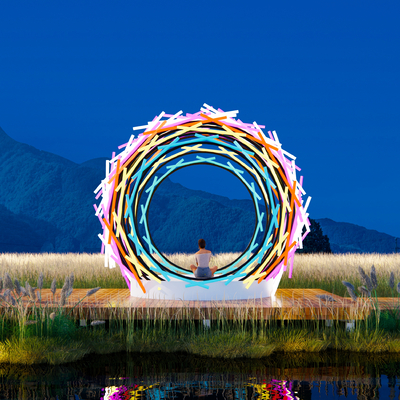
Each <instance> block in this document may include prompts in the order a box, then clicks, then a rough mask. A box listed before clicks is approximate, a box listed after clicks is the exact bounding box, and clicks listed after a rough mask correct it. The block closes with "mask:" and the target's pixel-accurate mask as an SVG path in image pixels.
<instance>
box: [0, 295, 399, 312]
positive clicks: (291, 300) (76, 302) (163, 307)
mask: <svg viewBox="0 0 400 400" xmlns="http://www.w3.org/2000/svg"><path fill="white" fill-rule="evenodd" d="M89 290H90V289H74V290H73V292H72V294H71V295H70V297H69V298H68V299H67V302H66V304H65V306H64V307H63V308H65V311H66V312H69V313H71V314H72V315H74V317H75V318H81V319H97V318H103V319H107V318H112V317H113V316H114V317H118V318H122V319H125V318H127V316H128V314H129V315H130V318H134V319H144V318H151V319H153V318H168V319H171V318H175V319H183V318H191V319H195V320H202V319H211V320H215V319H218V318H221V317H223V318H226V319H258V320H262V319H283V320H287V319H293V320H296V319H325V320H327V319H337V320H354V319H360V318H365V317H366V316H367V315H368V314H369V313H370V312H371V311H372V310H373V309H374V307H376V302H377V303H378V304H379V308H380V309H381V310H391V309H392V310H394V309H398V308H399V306H400V300H399V298H397V297H396V298H386V297H379V298H377V299H376V301H375V300H370V299H361V298H359V299H358V300H357V301H356V302H355V301H352V300H351V299H350V298H346V297H341V296H338V295H335V294H332V293H329V292H327V291H325V290H321V289H278V290H277V292H276V295H275V297H274V298H269V297H266V298H256V299H249V300H241V299H240V300H239V299H238V300H220V301H204V300H190V301H187V300H186V301H185V300H165V299H162V298H161V299H150V298H145V299H143V298H137V297H131V296H130V292H129V289H100V290H98V291H97V292H96V293H95V294H93V295H92V296H90V297H85V296H86V294H87V292H88V291H89ZM36 293H38V291H36ZM318 295H325V296H331V298H332V299H333V300H329V301H325V300H322V299H320V298H318V297H317V296H318ZM60 296H61V289H58V290H57V291H56V293H55V296H54V298H53V294H52V293H51V291H50V289H42V290H41V301H40V302H39V301H38V300H37V301H36V303H35V306H36V307H49V308H57V307H58V304H59V302H60ZM23 305H24V306H28V307H32V302H31V303H29V301H28V300H27V298H26V297H25V298H23ZM0 308H1V309H2V312H3V311H4V308H9V306H7V305H4V302H3V305H0Z"/></svg>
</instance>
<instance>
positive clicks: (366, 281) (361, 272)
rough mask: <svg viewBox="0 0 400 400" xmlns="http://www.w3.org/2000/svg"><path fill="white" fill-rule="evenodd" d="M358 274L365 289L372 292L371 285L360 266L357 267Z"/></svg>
mask: <svg viewBox="0 0 400 400" xmlns="http://www.w3.org/2000/svg"><path fill="white" fill-rule="evenodd" d="M358 272H359V273H360V276H361V280H362V282H363V284H364V285H365V286H366V287H367V289H368V290H369V291H370V292H372V290H373V289H374V288H373V285H372V282H371V279H370V277H369V276H368V275H367V274H366V273H365V271H364V270H363V269H362V268H361V267H360V266H359V267H358Z"/></svg>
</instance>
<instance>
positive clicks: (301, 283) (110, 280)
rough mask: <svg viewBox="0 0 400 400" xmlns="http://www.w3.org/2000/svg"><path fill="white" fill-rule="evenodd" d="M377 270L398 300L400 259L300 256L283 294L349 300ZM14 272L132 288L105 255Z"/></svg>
mask: <svg viewBox="0 0 400 400" xmlns="http://www.w3.org/2000/svg"><path fill="white" fill-rule="evenodd" d="M166 256H167V258H168V259H169V260H171V261H172V262H173V263H175V264H176V265H179V266H181V267H182V268H184V269H187V270H189V266H190V264H193V263H194V257H193V255H191V254H182V253H177V254H172V255H166ZM239 256H240V253H223V254H216V255H214V256H213V258H212V259H211V264H213V265H217V266H218V267H219V268H221V267H223V266H225V265H227V264H229V263H231V262H232V261H234V260H235V259H237V258H238V257H239ZM372 265H374V266H375V268H376V276H377V280H378V287H377V289H376V294H377V296H378V297H394V296H396V294H395V295H393V293H394V288H393V287H390V286H389V280H390V275H391V273H393V276H394V279H395V280H396V281H397V282H398V281H400V254H377V253H371V254H350V253H349V254H296V255H295V258H294V265H293V277H292V278H291V279H289V278H288V274H287V273H284V274H283V276H282V280H281V282H280V285H279V288H282V289H285V288H288V289H290V288H308V289H313V288H318V289H323V290H326V291H328V292H330V293H334V294H337V295H339V296H346V297H347V291H346V288H345V287H343V284H342V281H348V282H352V284H353V285H354V287H356V288H358V287H359V286H362V285H363V282H362V280H361V278H360V275H359V272H358V267H359V266H361V267H362V268H363V269H364V270H368V271H369V270H370V268H371V266H372ZM6 272H8V273H10V274H12V275H13V277H14V278H17V279H18V280H19V281H20V282H25V281H29V282H32V281H36V280H37V279H38V276H39V274H40V272H43V275H44V281H43V287H44V288H50V286H51V282H52V280H53V279H54V278H55V279H56V283H57V287H61V286H62V285H63V282H64V280H65V278H66V276H68V275H70V274H71V273H73V274H74V276H75V281H74V287H75V288H77V289H78V288H79V289H82V288H83V289H84V288H94V287H98V286H100V287H103V288H110V289H112V288H126V287H127V286H126V282H125V280H124V278H123V277H122V275H121V272H120V270H119V268H118V267H117V268H113V269H110V268H105V267H104V256H103V255H101V254H72V253H70V254H46V253H45V254H31V253H26V254H24V253H20V254H17V253H3V254H0V276H4V274H5V273H6Z"/></svg>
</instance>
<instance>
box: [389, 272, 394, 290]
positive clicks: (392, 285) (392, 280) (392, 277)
mask: <svg viewBox="0 0 400 400" xmlns="http://www.w3.org/2000/svg"><path fill="white" fill-rule="evenodd" d="M389 286H390V289H392V290H394V272H393V271H392V272H391V273H390V278H389Z"/></svg>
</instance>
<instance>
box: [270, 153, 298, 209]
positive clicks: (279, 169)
mask: <svg viewBox="0 0 400 400" xmlns="http://www.w3.org/2000/svg"><path fill="white" fill-rule="evenodd" d="M266 150H267V152H268V154H269V155H270V157H271V159H272V161H274V162H275V163H276V164H278V165H279V163H278V162H277V160H276V158H275V157H274V155H273V154H272V153H271V151H270V149H269V148H266ZM282 169H283V168H278V172H279V175H280V176H281V178H282V179H283V181H284V182H285V184H286V186H287V187H288V189H289V191H290V193H292V196H294V200H295V201H296V203H297V205H298V206H299V207H301V203H300V201H299V199H298V198H297V197H296V193H295V191H294V190H293V188H292V187H291V186H290V185H289V183H288V181H287V179H286V176H285V173H284V171H282Z"/></svg>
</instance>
